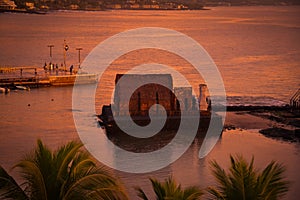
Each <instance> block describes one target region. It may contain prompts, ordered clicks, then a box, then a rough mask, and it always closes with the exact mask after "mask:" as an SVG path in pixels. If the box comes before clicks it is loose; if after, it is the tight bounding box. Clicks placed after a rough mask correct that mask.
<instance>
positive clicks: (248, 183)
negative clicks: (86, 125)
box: [208, 156, 289, 200]
mask: <svg viewBox="0 0 300 200" xmlns="http://www.w3.org/2000/svg"><path fill="white" fill-rule="evenodd" d="M230 161H231V166H230V168H229V173H226V172H225V170H224V169H223V168H221V166H220V165H219V164H218V163H217V162H216V161H212V162H211V167H212V172H213V175H214V177H215V178H216V180H217V182H218V185H217V187H209V188H208V192H209V193H210V194H211V195H212V196H213V197H214V199H230V200H235V199H237V200H276V199H279V198H280V197H281V196H283V195H285V194H286V192H287V191H288V185H289V183H288V182H287V181H285V180H284V176H283V173H284V172H285V168H284V167H283V166H282V165H281V164H278V163H276V162H274V161H272V162H271V163H270V164H268V165H267V167H266V168H265V169H264V170H263V171H262V172H260V173H259V172H258V171H257V170H256V169H254V167H253V162H254V159H253V158H252V160H251V162H250V163H248V162H246V161H245V159H244V158H243V157H242V156H236V157H235V158H234V157H233V156H230Z"/></svg>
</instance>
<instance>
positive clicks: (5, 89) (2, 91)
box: [0, 87, 10, 94]
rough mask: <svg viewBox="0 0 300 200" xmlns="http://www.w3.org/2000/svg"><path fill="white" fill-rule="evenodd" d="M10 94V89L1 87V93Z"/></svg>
mask: <svg viewBox="0 0 300 200" xmlns="http://www.w3.org/2000/svg"><path fill="white" fill-rule="evenodd" d="M9 92H10V89H8V88H2V87H0V93H3V94H7V93H9Z"/></svg>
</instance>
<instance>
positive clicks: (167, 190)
mask: <svg viewBox="0 0 300 200" xmlns="http://www.w3.org/2000/svg"><path fill="white" fill-rule="evenodd" d="M150 181H151V183H152V188H153V190H154V192H155V194H156V199H157V200H167V199H173V200H197V199H200V197H201V196H202V195H203V192H202V191H201V190H200V189H199V188H198V187H196V186H193V187H187V188H186V189H182V188H181V185H180V184H179V185H178V184H177V183H176V182H175V180H174V179H172V178H171V177H169V178H168V179H166V180H165V181H164V182H163V183H161V182H159V181H158V180H156V179H153V178H150ZM135 189H136V191H137V195H138V197H140V198H141V199H144V200H148V199H149V198H148V197H147V195H146V194H145V192H144V191H143V190H142V189H141V188H139V187H137V188H135Z"/></svg>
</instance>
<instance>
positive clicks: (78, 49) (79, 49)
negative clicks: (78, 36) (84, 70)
mask: <svg viewBox="0 0 300 200" xmlns="http://www.w3.org/2000/svg"><path fill="white" fill-rule="evenodd" d="M76 50H77V51H78V68H79V69H80V64H81V63H80V51H81V50H82V48H81V47H80V48H76Z"/></svg>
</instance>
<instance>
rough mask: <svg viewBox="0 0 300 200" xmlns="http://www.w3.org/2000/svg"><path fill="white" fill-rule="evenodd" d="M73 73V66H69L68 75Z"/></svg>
mask: <svg viewBox="0 0 300 200" xmlns="http://www.w3.org/2000/svg"><path fill="white" fill-rule="evenodd" d="M72 73H73V65H71V67H70V74H72Z"/></svg>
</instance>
